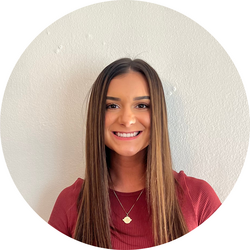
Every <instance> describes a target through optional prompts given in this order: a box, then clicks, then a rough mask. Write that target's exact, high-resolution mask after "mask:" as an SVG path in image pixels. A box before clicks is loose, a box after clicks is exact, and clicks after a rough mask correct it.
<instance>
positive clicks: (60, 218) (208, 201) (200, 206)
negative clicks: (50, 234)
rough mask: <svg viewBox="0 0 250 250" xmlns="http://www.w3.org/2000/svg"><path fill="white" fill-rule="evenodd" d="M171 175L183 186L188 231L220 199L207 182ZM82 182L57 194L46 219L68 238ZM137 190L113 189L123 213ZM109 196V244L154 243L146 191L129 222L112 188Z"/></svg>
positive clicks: (142, 245)
mask: <svg viewBox="0 0 250 250" xmlns="http://www.w3.org/2000/svg"><path fill="white" fill-rule="evenodd" d="M174 176H175V178H176V179H177V181H178V182H179V184H180V186H181V187H182V189H183V194H182V195H180V194H179V202H180V205H181V209H182V212H183V215H184V218H185V220H186V223H187V226H188V229H189V230H190V231H191V230H193V229H194V228H196V227H197V226H199V225H200V224H201V223H203V222H204V221H205V220H206V219H208V218H209V217H210V216H211V215H212V214H213V213H214V212H215V211H216V210H217V208H218V207H219V206H220V205H221V202H220V200H219V198H218V197H217V195H216V193H215V192H214V190H213V189H212V187H211V186H210V185H209V184H208V183H207V182H205V181H203V180H199V179H196V178H193V177H187V176H186V175H185V174H184V172H183V171H181V172H180V173H176V172H174ZM82 183H83V180H82V179H80V178H79V179H77V181H76V182H75V183H74V184H73V185H71V186H70V187H67V188H66V189H64V190H63V191H62V192H61V193H60V195H59V196H58V198H57V200H56V203H55V205H54V208H53V211H52V213H51V216H50V219H49V222H48V223H49V224H50V225H51V226H53V227H54V228H56V229H57V230H59V231H60V232H62V233H64V234H65V235H67V236H69V237H72V235H73V233H74V229H75V225H76V220H77V207H76V203H77V198H78V195H79V192H80V190H81V186H82ZM140 192H141V191H137V192H133V193H121V192H116V194H117V196H118V198H119V199H120V201H121V203H122V205H123V207H124V208H125V210H126V212H128V211H129V210H130V208H131V207H132V205H133V204H134V203H135V201H136V199H137V197H138V195H139V194H140ZM109 196H110V203H111V219H112V222H113V225H114V228H111V229H110V230H111V241H112V247H113V248H114V249H141V248H146V247H152V246H154V242H153V235H152V222H151V218H150V213H149V211H148V207H147V201H146V192H145V190H144V192H143V193H142V195H141V197H140V198H139V200H138V201H137V202H136V204H135V206H134V208H133V209H132V210H131V212H130V213H129V216H130V218H131V219H132V221H131V222H130V223H129V224H125V223H124V222H123V221H122V219H123V218H124V217H125V216H126V214H125V212H124V210H123V209H122V207H121V205H120V203H119V202H118V200H117V198H116V197H115V195H114V193H113V190H110V191H109Z"/></svg>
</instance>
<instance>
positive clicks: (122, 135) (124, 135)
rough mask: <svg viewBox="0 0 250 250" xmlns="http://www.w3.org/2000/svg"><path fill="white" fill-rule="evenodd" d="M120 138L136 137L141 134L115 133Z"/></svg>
mask: <svg viewBox="0 0 250 250" xmlns="http://www.w3.org/2000/svg"><path fill="white" fill-rule="evenodd" d="M115 134H116V135H117V136H119V137H135V136H137V135H138V134H139V132H134V133H119V132H118V133H115Z"/></svg>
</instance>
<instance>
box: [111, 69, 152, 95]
mask: <svg viewBox="0 0 250 250" xmlns="http://www.w3.org/2000/svg"><path fill="white" fill-rule="evenodd" d="M107 95H108V96H110V95H130V96H131V97H136V96H140V95H147V96H149V89H148V83H147V80H146V78H145V77H144V76H143V75H142V74H141V73H139V72H134V71H131V72H128V73H125V74H122V75H119V76H116V77H115V78H113V79H112V80H111V82H110V85H109V88H108V93H107Z"/></svg>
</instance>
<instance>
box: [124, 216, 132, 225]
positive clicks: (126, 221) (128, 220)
mask: <svg viewBox="0 0 250 250" xmlns="http://www.w3.org/2000/svg"><path fill="white" fill-rule="evenodd" d="M123 221H124V223H126V224H129V223H130V222H131V221H132V219H131V218H130V217H129V216H126V217H124V219H123Z"/></svg>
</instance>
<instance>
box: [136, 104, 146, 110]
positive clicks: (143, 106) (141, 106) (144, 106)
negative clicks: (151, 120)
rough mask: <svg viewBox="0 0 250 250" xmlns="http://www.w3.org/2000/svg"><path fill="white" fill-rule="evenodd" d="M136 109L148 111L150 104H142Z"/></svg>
mask: <svg viewBox="0 0 250 250" xmlns="http://www.w3.org/2000/svg"><path fill="white" fill-rule="evenodd" d="M136 107H137V108H139V109H147V108H149V105H148V104H143V103H140V104H138V105H137V106H136Z"/></svg>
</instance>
